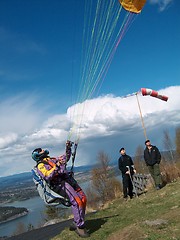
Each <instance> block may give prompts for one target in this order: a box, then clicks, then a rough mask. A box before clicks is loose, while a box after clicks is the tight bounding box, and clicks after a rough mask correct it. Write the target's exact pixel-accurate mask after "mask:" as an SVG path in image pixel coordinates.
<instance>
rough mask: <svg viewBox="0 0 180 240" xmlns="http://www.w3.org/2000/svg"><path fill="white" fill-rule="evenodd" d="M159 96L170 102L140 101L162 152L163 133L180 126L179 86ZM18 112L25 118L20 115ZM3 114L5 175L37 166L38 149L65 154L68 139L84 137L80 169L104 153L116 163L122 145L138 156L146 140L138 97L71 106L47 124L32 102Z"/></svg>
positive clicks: (0, 170) (0, 171)
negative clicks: (35, 112)
mask: <svg viewBox="0 0 180 240" xmlns="http://www.w3.org/2000/svg"><path fill="white" fill-rule="evenodd" d="M159 93H160V94H162V95H167V96H168V97H169V99H168V101H167V102H165V101H162V100H159V99H157V98H153V97H150V96H142V95H141V94H139V95H138V99H139V103H140V107H141V111H142V115H143V120H144V124H145V127H146V132H147V135H148V138H150V139H151V140H152V142H154V144H156V145H158V147H159V148H160V149H163V145H162V142H163V141H162V138H163V131H164V130H166V129H167V130H170V133H171V134H172V133H173V132H175V129H176V127H178V126H179V123H180V111H179V102H180V86H173V87H168V88H165V89H161V90H159ZM8 103H11V104H8ZM7 108H8V109H9V110H10V112H11V113H13V115H11V114H9V111H6V109H7ZM17 109H20V113H17V114H15V113H16V111H17ZM0 110H1V112H3V113H4V115H3V116H4V117H3V118H4V119H3V120H0V121H1V122H0V123H1V124H0V126H1V131H3V135H1V136H0V153H1V157H2V159H3V161H1V162H0V175H1V176H2V175H9V174H13V173H18V172H23V171H29V170H30V169H31V167H32V166H33V164H34V163H33V161H32V160H31V152H32V150H33V149H34V148H36V147H42V148H48V149H49V150H50V153H51V155H54V156H57V155H59V154H62V153H63V152H64V149H65V141H66V139H67V138H70V139H71V140H72V141H74V140H76V139H77V137H80V138H79V140H80V144H79V147H78V152H77V158H76V166H78V165H86V164H92V163H96V157H97V154H98V152H99V151H105V152H106V153H107V154H109V155H110V157H111V158H112V159H113V160H115V159H116V158H117V157H118V150H119V147H121V146H124V147H126V148H127V150H128V153H129V154H134V152H135V150H136V148H137V146H139V145H141V144H143V143H144V139H145V137H144V134H143V128H142V124H141V119H140V112H139V108H138V104H137V99H136V96H131V97H127V98H123V97H116V96H113V95H106V96H101V97H98V98H96V99H91V100H86V101H85V102H83V103H79V104H76V105H73V106H70V107H69V109H68V111H67V113H64V114H59V115H57V114H56V115H52V116H49V117H48V116H47V119H42V117H41V115H42V113H41V114H40V113H39V115H38V114H34V111H35V104H34V103H33V102H32V100H31V99H29V104H28V101H27V102H26V101H25V102H24V105H23V104H22V102H18V101H14V104H12V101H6V102H4V104H2V105H1V106H0ZM11 116H13V117H11ZM44 116H46V114H43V117H44ZM6 122H7V123H8V125H6V124H5V123H6ZM40 123H41V124H40ZM7 126H9V127H7ZM21 127H22V129H21ZM69 130H70V131H69Z"/></svg>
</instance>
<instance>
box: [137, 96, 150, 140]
mask: <svg viewBox="0 0 180 240" xmlns="http://www.w3.org/2000/svg"><path fill="white" fill-rule="evenodd" d="M137 94H138V93H136V99H137V103H138V107H139V113H140V117H141V123H142V127H143V131H144V136H145V139H146V140H147V139H148V138H147V134H146V128H145V125H144V121H143V116H142V112H141V107H140V103H139V99H138V96H137Z"/></svg>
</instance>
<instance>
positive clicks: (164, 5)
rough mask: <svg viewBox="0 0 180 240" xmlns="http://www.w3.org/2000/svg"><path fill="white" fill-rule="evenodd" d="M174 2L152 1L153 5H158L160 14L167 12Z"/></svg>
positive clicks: (164, 0)
mask: <svg viewBox="0 0 180 240" xmlns="http://www.w3.org/2000/svg"><path fill="white" fill-rule="evenodd" d="M173 1H174V0H150V1H149V2H150V3H151V4H153V5H158V7H159V10H160V12H163V11H164V10H166V9H167V8H168V7H169V5H170V4H171V3H172V2H173Z"/></svg>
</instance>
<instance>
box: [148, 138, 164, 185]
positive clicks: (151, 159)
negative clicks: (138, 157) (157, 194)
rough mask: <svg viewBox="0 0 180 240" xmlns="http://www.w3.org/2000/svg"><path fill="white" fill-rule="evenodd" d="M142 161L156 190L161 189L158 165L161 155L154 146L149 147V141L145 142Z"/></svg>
mask: <svg viewBox="0 0 180 240" xmlns="http://www.w3.org/2000/svg"><path fill="white" fill-rule="evenodd" d="M145 145H146V148H145V149H144V160H145V162H146V165H147V167H148V169H149V172H150V174H151V176H152V178H153V180H154V183H155V187H156V189H157V190H159V189H161V188H162V179H161V172H160V167H159V164H160V162H161V154H160V152H159V149H158V148H157V147H156V146H153V145H151V142H150V140H146V141H145Z"/></svg>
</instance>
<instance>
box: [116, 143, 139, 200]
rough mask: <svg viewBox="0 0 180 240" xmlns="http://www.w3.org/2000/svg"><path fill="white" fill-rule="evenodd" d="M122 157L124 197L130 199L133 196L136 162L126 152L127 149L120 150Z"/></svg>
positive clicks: (119, 162) (119, 161) (120, 160)
mask: <svg viewBox="0 0 180 240" xmlns="http://www.w3.org/2000/svg"><path fill="white" fill-rule="evenodd" d="M119 153H120V154H121V157H120V158H119V160H118V165H119V170H120V171H121V173H122V183H123V195H124V199H125V200H127V199H128V195H129V197H130V198H131V199H132V198H133V184H132V176H133V174H134V173H136V170H135V168H134V163H133V161H132V158H131V157H130V156H128V155H127V154H126V150H125V149H124V148H121V149H120V150H119Z"/></svg>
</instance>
